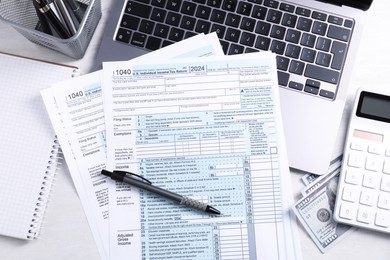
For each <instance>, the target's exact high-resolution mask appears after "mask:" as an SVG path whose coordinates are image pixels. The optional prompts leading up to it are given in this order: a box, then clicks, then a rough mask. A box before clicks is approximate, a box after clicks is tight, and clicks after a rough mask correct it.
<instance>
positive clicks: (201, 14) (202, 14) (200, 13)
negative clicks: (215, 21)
mask: <svg viewBox="0 0 390 260" xmlns="http://www.w3.org/2000/svg"><path fill="white" fill-rule="evenodd" d="M210 14H211V8H210V7H207V6H202V5H200V6H198V9H196V14H195V16H196V17H198V18H201V19H205V20H208V19H209V17H210Z"/></svg>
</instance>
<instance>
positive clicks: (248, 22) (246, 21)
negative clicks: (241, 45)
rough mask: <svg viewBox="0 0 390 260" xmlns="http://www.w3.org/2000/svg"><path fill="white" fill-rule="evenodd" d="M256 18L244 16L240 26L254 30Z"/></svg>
mask: <svg viewBox="0 0 390 260" xmlns="http://www.w3.org/2000/svg"><path fill="white" fill-rule="evenodd" d="M255 25H256V20H255V19H252V18H248V17H243V18H242V22H241V26H240V28H241V29H243V30H245V31H249V32H252V31H253V29H254V28H255Z"/></svg>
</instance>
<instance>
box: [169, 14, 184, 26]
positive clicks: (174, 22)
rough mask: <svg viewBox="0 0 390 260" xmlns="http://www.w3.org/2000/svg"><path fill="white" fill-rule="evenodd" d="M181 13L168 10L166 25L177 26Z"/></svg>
mask: <svg viewBox="0 0 390 260" xmlns="http://www.w3.org/2000/svg"><path fill="white" fill-rule="evenodd" d="M180 19H181V15H180V14H178V13H174V12H168V15H167V19H166V20H165V23H166V24H168V25H173V26H178V25H179V23H180Z"/></svg>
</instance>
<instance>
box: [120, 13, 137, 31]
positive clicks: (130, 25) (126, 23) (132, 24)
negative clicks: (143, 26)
mask: <svg viewBox="0 0 390 260" xmlns="http://www.w3.org/2000/svg"><path fill="white" fill-rule="evenodd" d="M140 21H141V19H139V18H138V17H134V16H131V15H127V14H125V15H123V17H122V20H121V23H120V26H121V27H125V28H127V29H130V30H137V29H138V25H139V23H140Z"/></svg>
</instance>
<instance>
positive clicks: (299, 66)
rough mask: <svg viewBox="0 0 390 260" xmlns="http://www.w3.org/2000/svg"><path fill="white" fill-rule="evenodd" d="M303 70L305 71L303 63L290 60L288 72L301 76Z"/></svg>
mask: <svg viewBox="0 0 390 260" xmlns="http://www.w3.org/2000/svg"><path fill="white" fill-rule="evenodd" d="M304 69H305V63H303V62H300V61H297V60H292V61H291V65H290V69H289V72H291V73H294V74H298V75H302V73H303V70H304Z"/></svg>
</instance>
